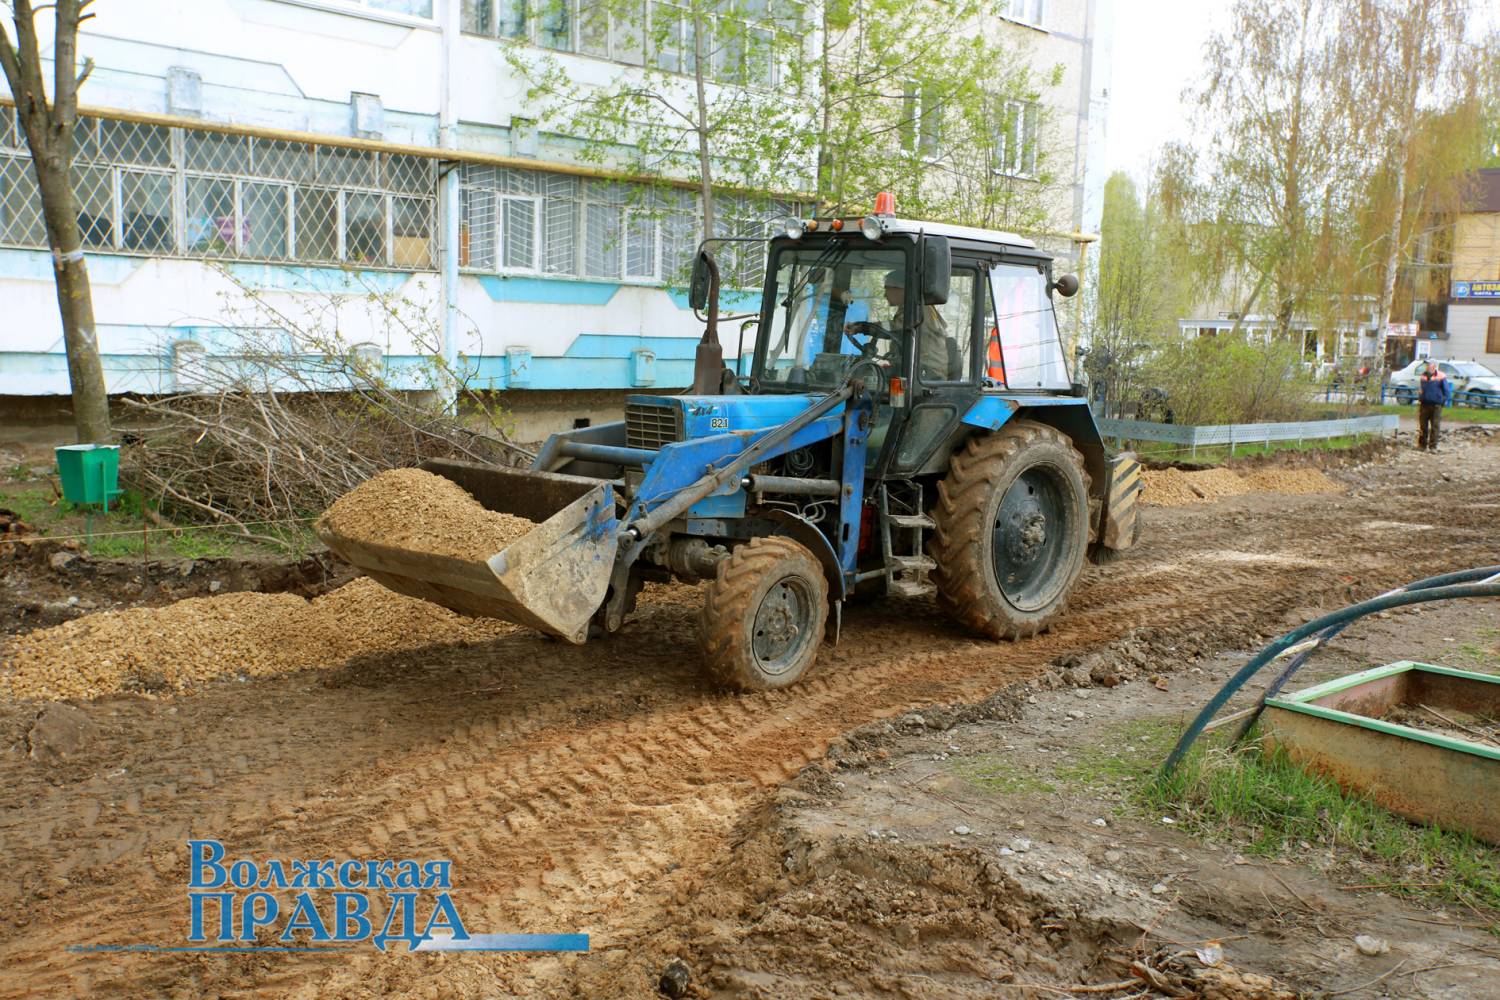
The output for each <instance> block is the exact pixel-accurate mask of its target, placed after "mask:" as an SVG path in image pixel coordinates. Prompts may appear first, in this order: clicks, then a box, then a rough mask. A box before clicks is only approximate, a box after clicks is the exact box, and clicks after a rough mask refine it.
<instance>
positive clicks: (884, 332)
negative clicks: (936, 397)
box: [844, 267, 958, 381]
mask: <svg viewBox="0 0 1500 1000" xmlns="http://www.w3.org/2000/svg"><path fill="white" fill-rule="evenodd" d="M885 301H886V303H887V304H888V305H889V306H890V307H891V309H892V310H893V312H892V313H891V321H890V324H889V325H888V326H883V325H881V324H879V323H849V324H847V325H846V326H845V327H844V329H845V330H846V331H847V332H848V333H851V334H865V335H868V336H869V337H870V338H871V341H872V342H874V341H879V340H888V341H891V344H890V345H889V346H888V347H886V349H884V350H880V351H877V353H876V356H877V357H878V358H880V359H881V360H883V361H885V362H887V363H890V362H891V361H894V360H895V359H896V358H898V357H899V356H900V354H899V353H898V351H899V349H898V347H897V344H896V340H897V333H905V331H906V327H905V324H904V320H903V316H902V313H903V310H904V308H905V305H906V272H905V271H903V270H902V269H901V268H899V267H898V268H895V269H893V270H891V271H888V272H886V276H885ZM924 309H925V312H924V314H923V319H922V327H921V331H922V332H921V339H920V340H919V341H918V343H917V364H918V366H919V367H920V368H921V371H922V376H923V377H924V378H926V379H929V380H939V381H942V380H947V379H950V378H955V377H958V376H957V373H955V372H954V371H953V367H954V365H953V358H954V356H955V355H956V354H957V351H956V347H957V345H956V344H955V343H954V342H953V338H952V337H951V336H950V335H949V334H948V324H947V322H946V321H945V320H944V319H943V314H942V313H940V312H938V309H937V306H933V305H928V306H925V307H924Z"/></svg>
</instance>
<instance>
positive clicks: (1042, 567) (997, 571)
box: [928, 420, 1089, 639]
mask: <svg viewBox="0 0 1500 1000" xmlns="http://www.w3.org/2000/svg"><path fill="white" fill-rule="evenodd" d="M932 516H933V520H935V521H936V522H937V528H936V530H935V531H934V532H933V537H932V540H931V542H930V543H929V546H928V554H929V555H931V556H932V558H933V559H934V560H935V561H936V562H937V569H936V570H935V571H934V573H933V577H934V582H936V584H937V588H938V603H939V605H941V606H942V608H943V610H944V611H946V612H947V613H948V614H949V616H951V617H952V618H953V619H954V620H955V621H957V622H958V623H959V624H961V625H964V626H966V627H968V628H970V629H973V630H974V631H975V632H978V633H980V634H981V635H986V636H989V637H990V638H992V639H1003V638H1010V639H1023V638H1027V637H1029V636H1033V635H1036V634H1037V633H1038V632H1041V631H1043V630H1044V629H1046V628H1048V627H1049V626H1050V625H1051V624H1052V622H1053V621H1054V620H1055V619H1057V618H1058V617H1059V616H1060V615H1061V614H1062V613H1063V611H1064V609H1065V608H1066V607H1067V603H1068V598H1069V597H1070V596H1072V593H1073V587H1074V585H1075V584H1077V582H1078V577H1079V575H1080V574H1081V573H1082V571H1083V564H1084V557H1085V555H1086V553H1087V550H1088V544H1089V523H1088V519H1089V477H1088V473H1087V472H1086V471H1084V465H1083V456H1082V455H1080V454H1079V453H1078V449H1077V448H1075V447H1073V442H1072V441H1071V440H1069V438H1068V436H1067V435H1066V434H1063V433H1062V432H1061V431H1059V430H1057V429H1056V428H1054V427H1049V426H1047V425H1046V424H1040V423H1036V422H1035V421H1031V420H1017V421H1015V422H1013V423H1010V424H1007V425H1006V426H1004V427H1002V428H1001V429H1000V430H999V431H997V432H996V433H994V434H989V435H983V436H980V437H975V438H971V439H970V440H969V442H968V444H967V445H966V446H965V447H964V449H963V450H962V451H960V452H959V453H957V454H955V455H954V456H953V461H952V465H951V466H950V468H949V472H948V475H947V477H946V478H944V479H943V480H942V481H941V482H940V483H938V501H937V504H936V505H935V507H934V509H933V512H932Z"/></svg>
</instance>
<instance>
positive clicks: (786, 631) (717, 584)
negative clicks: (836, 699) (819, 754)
mask: <svg viewBox="0 0 1500 1000" xmlns="http://www.w3.org/2000/svg"><path fill="white" fill-rule="evenodd" d="M705 589H706V593H705V594H704V600H703V613H702V616H701V617H700V618H699V621H698V641H699V644H700V646H701V648H702V650H703V659H704V663H705V666H706V668H707V670H708V673H709V676H710V677H711V678H712V679H713V680H714V681H716V682H717V683H719V684H722V685H724V686H725V687H730V688H736V689H738V690H741V691H772V690H775V689H777V688H784V687H788V686H790V685H792V684H795V683H796V682H797V681H798V680H799V679H800V678H801V677H802V676H803V675H804V674H805V673H807V670H808V668H809V667H811V666H812V663H813V660H815V659H817V656H818V647H819V646H821V645H822V644H823V626H824V622H825V621H826V619H827V617H828V581H827V579H826V578H825V577H824V576H823V567H822V566H820V565H819V564H818V560H817V558H816V557H815V556H814V555H813V554H812V553H811V552H809V551H808V550H807V549H806V548H805V547H804V546H802V545H801V544H799V543H797V542H794V541H792V539H790V538H786V537H784V536H781V535H771V536H768V537H765V538H756V539H753V540H751V541H750V542H749V543H747V544H745V545H741V546H740V547H739V548H737V549H735V550H734V552H733V553H732V554H731V555H730V556H729V558H727V559H724V560H722V561H720V563H719V567H718V571H717V572H716V573H715V575H714V578H713V579H712V580H710V581H709V583H708V586H707V588H705Z"/></svg>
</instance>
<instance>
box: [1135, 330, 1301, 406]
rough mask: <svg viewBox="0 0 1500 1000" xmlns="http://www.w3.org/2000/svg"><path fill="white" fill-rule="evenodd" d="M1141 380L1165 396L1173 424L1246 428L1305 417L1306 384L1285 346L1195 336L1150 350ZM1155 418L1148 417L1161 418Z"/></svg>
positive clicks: (1296, 359) (1293, 353) (1296, 353)
mask: <svg viewBox="0 0 1500 1000" xmlns="http://www.w3.org/2000/svg"><path fill="white" fill-rule="evenodd" d="M1141 382H1142V383H1144V385H1146V386H1149V387H1150V388H1151V389H1153V390H1159V391H1161V392H1162V393H1165V395H1166V408H1167V409H1169V410H1170V411H1171V416H1172V420H1173V422H1175V423H1179V424H1248V423H1262V422H1271V421H1281V420H1302V419H1306V418H1307V417H1308V416H1309V414H1310V412H1311V410H1312V403H1311V382H1310V381H1309V376H1308V375H1307V372H1306V371H1305V369H1304V368H1303V364H1302V355H1301V353H1300V352H1299V351H1298V350H1297V349H1296V347H1294V346H1293V345H1291V344H1271V345H1269V346H1267V345H1264V344H1247V343H1245V342H1244V341H1243V340H1240V339H1239V338H1228V337H1199V338H1196V339H1194V340H1190V341H1187V342H1185V343H1182V342H1177V341H1175V339H1174V341H1173V342H1171V343H1165V344H1161V345H1159V346H1157V347H1156V348H1155V349H1153V350H1151V351H1150V353H1149V356H1148V358H1147V360H1146V361H1145V363H1144V365H1143V366H1142V377H1141ZM1161 416H1162V415H1161V414H1160V413H1156V414H1152V415H1151V419H1161Z"/></svg>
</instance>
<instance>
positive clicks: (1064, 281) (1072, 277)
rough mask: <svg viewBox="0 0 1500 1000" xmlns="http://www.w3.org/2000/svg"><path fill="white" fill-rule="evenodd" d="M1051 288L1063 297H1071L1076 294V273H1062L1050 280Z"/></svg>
mask: <svg viewBox="0 0 1500 1000" xmlns="http://www.w3.org/2000/svg"><path fill="white" fill-rule="evenodd" d="M1052 288H1053V290H1054V291H1056V292H1057V294H1058V295H1061V296H1062V297H1063V298H1065V299H1071V298H1072V297H1073V296H1075V295H1077V294H1078V275H1076V274H1064V275H1062V276H1061V277H1059V278H1058V279H1057V280H1056V281H1054V282H1052Z"/></svg>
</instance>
